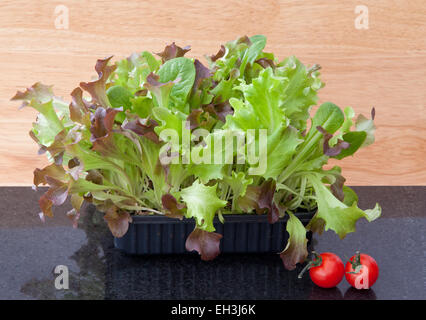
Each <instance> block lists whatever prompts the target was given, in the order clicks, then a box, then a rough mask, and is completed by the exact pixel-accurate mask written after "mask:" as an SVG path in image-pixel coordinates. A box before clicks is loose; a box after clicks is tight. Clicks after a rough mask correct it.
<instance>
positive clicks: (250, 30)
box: [0, 0, 426, 185]
mask: <svg viewBox="0 0 426 320" xmlns="http://www.w3.org/2000/svg"><path fill="white" fill-rule="evenodd" d="M60 4H62V5H66V6H67V7H68V9H69V23H70V26H69V29H68V30H57V29H55V26H54V19H55V15H54V10H55V7H56V6H57V5H60ZM360 4H363V5H366V6H367V7H368V9H369V29H368V30H357V29H356V28H355V27H354V20H355V17H356V14H355V12H354V10H355V7H356V6H357V5H360ZM425 22H426V6H425V4H424V1H423V0H413V1H409V2H408V1H402V0H401V1H397V0H394V1H391V0H388V1H385V0H368V1H367V0H365V1H362V2H360V1H330V0H314V1H284V0H282V1H277V0H264V1H258V0H256V1H251V0H245V1H243V0H216V1H206V0H198V1H189V0H187V1H164V0H156V1H134V0H128V1H117V0H116V1H106V0H103V1H81V0H62V1H47V0H42V1H40V0H27V1H20V0H19V1H15V0H14V1H10V0H2V1H1V2H0V70H1V72H2V76H1V77H0V185H30V184H31V183H32V171H33V169H34V168H35V167H37V166H38V167H40V166H42V165H43V164H44V163H45V160H44V159H43V157H38V156H37V155H36V149H37V148H36V146H35V145H34V144H33V142H32V140H31V139H30V138H29V137H28V130H29V129H30V127H31V122H32V121H34V117H35V112H34V111H33V110H30V109H23V110H20V111H18V110H17V107H18V105H17V104H16V103H12V102H10V101H9V99H10V97H11V96H12V95H13V94H14V93H15V91H16V90H17V89H23V88H24V87H26V86H29V85H31V84H32V83H34V82H36V81H42V82H44V83H46V84H54V85H55V92H56V93H57V94H59V95H61V96H64V97H67V96H68V95H69V93H70V92H71V91H72V89H73V88H74V87H75V86H77V84H78V83H79V82H80V81H82V80H89V79H90V78H91V77H92V76H93V75H94V71H93V66H94V62H95V61H96V59H97V58H100V57H104V56H107V55H110V54H114V55H115V56H116V57H117V58H122V57H125V56H127V55H129V54H130V53H131V52H134V51H141V50H145V49H148V50H152V51H155V52H157V51H160V50H161V49H162V48H163V46H164V45H165V44H167V43H170V42H171V41H176V42H177V43H178V44H180V45H187V44H190V45H191V46H192V48H193V49H192V51H191V56H194V57H197V58H202V57H203V55H204V54H210V53H215V52H216V51H217V49H218V47H219V45H220V44H221V43H223V42H225V41H227V40H231V39H234V38H236V37H238V36H239V35H244V34H248V35H252V34H258V33H261V34H265V35H266V36H267V37H268V45H267V50H269V51H272V52H274V53H276V54H277V55H278V56H279V57H280V58H283V57H285V56H288V55H292V54H294V55H296V56H298V57H299V58H300V59H301V60H302V61H303V62H304V63H306V64H313V63H319V64H320V65H321V66H322V67H323V70H322V79H323V80H324V81H325V82H326V87H325V88H324V89H323V90H322V91H321V93H320V102H324V101H333V102H335V103H336V104H338V105H340V106H342V107H344V106H347V105H350V106H352V107H354V108H355V110H356V111H357V112H362V113H364V114H368V113H369V110H370V109H371V107H372V106H374V107H375V108H376V113H377V118H376V119H377V126H378V130H377V137H376V143H375V144H374V145H372V146H370V147H368V148H367V149H364V150H361V151H360V152H359V153H357V154H356V155H355V157H353V158H350V159H345V160H343V161H340V163H339V165H341V166H342V167H343V172H344V174H345V176H346V177H347V180H348V183H349V184H352V185H425V184H426V163H425V156H426V152H425V150H426V114H425V111H426V110H425V101H426V95H425V88H426V76H425V72H426V27H425ZM336 163H337V162H333V163H331V164H330V165H333V164H336Z"/></svg>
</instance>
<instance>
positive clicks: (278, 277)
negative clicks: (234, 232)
mask: <svg viewBox="0 0 426 320" xmlns="http://www.w3.org/2000/svg"><path fill="white" fill-rule="evenodd" d="M354 189H355V191H356V192H357V193H358V195H359V198H360V203H359V206H360V207H361V208H368V207H372V206H373V205H374V204H375V202H376V201H377V202H379V203H380V204H381V205H382V207H383V214H382V218H380V219H378V220H376V221H374V222H372V223H367V222H365V221H360V222H358V224H357V232H356V233H353V234H349V235H348V236H347V237H346V238H345V239H344V240H340V239H339V238H338V237H337V236H336V235H335V234H334V233H333V232H330V231H329V232H325V233H324V234H323V235H321V236H318V235H314V239H313V241H312V245H311V249H313V248H314V249H315V250H316V251H317V252H324V251H333V252H335V253H336V254H338V255H339V256H340V257H341V258H342V259H343V260H344V259H345V258H346V257H349V256H351V255H352V253H353V252H355V251H356V250H361V251H362V252H365V253H368V254H370V255H372V256H373V257H374V258H375V259H376V260H377V262H378V264H379V266H380V276H379V279H378V281H377V283H376V284H375V285H374V287H373V288H372V289H370V290H363V291H358V290H355V289H351V288H350V287H349V285H348V284H347V283H346V281H344V280H343V281H342V282H341V283H340V285H339V286H338V287H337V288H334V289H320V288H318V287H316V286H315V285H313V284H312V282H311V280H310V279H309V276H305V277H304V278H303V279H298V278H297V274H298V272H299V271H300V269H301V268H300V267H299V268H297V269H296V270H294V271H290V272H289V271H286V270H285V269H284V268H283V266H282V263H281V260H280V259H279V257H278V255H276V254H269V255H268V254H266V255H265V254H262V255H256V254H251V255H241V254H240V255H237V254H234V255H225V254H223V255H221V256H219V257H218V258H217V259H216V260H214V261H211V262H204V261H201V260H200V259H199V257H198V256H197V255H180V256H176V255H174V256H173V255H171V256H145V257H134V256H128V255H125V254H123V253H122V252H120V251H118V250H117V249H114V247H113V238H112V236H111V234H110V233H109V231H108V230H107V228H106V226H105V224H104V222H103V219H102V216H100V215H99V213H97V212H96V211H95V210H93V207H91V206H86V207H85V213H84V215H83V217H82V220H83V222H84V223H81V226H80V227H79V228H78V229H73V228H72V227H71V225H70V222H69V220H68V219H67V218H66V217H65V212H67V210H69V208H68V207H66V206H64V207H61V208H57V209H56V210H55V214H56V217H55V218H53V219H47V221H46V223H44V224H43V223H42V222H41V221H40V219H39V218H38V212H39V208H38V203H37V200H38V197H39V195H40V194H41V193H42V192H43V190H39V191H37V192H34V191H33V190H31V188H26V187H2V188H0V203H1V219H0V243H1V245H0V267H1V271H2V272H0V299H426V243H425V229H426V187H354ZM57 265H65V266H67V267H68V268H69V272H70V277H69V278H70V279H69V286H70V288H69V290H57V289H55V286H54V279H55V277H56V275H55V274H54V271H53V270H54V268H55V267H56V266H57Z"/></svg>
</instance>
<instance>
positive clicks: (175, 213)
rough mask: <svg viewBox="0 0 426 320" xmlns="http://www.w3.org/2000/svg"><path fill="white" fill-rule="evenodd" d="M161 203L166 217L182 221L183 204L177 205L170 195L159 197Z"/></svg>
mask: <svg viewBox="0 0 426 320" xmlns="http://www.w3.org/2000/svg"><path fill="white" fill-rule="evenodd" d="M161 203H162V204H163V208H164V210H166V213H167V216H168V217H171V218H179V219H181V220H182V219H183V215H184V209H185V208H186V206H185V204H184V203H179V202H178V201H177V200H176V198H175V197H174V196H172V195H171V194H170V193H167V194H164V195H163V196H162V197H161Z"/></svg>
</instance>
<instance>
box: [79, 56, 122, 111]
mask: <svg viewBox="0 0 426 320" xmlns="http://www.w3.org/2000/svg"><path fill="white" fill-rule="evenodd" d="M111 58H112V56H111V57H108V58H105V59H99V60H98V61H97V62H96V65H95V70H96V72H97V73H98V76H99V78H98V80H95V81H91V82H80V87H81V88H83V90H86V91H87V92H88V93H90V95H91V96H92V101H91V102H92V103H96V104H98V105H100V106H102V107H104V108H108V107H110V106H111V105H110V103H109V100H108V97H107V94H106V82H107V80H108V78H109V76H110V75H111V74H112V73H113V72H114V70H115V68H116V67H117V66H116V65H111V66H109V65H108V62H109V61H110V60H111Z"/></svg>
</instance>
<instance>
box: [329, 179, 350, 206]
mask: <svg viewBox="0 0 426 320" xmlns="http://www.w3.org/2000/svg"><path fill="white" fill-rule="evenodd" d="M334 178H335V180H334V182H333V183H332V184H331V185H330V190H331V192H332V193H333V195H334V196H335V197H336V198H337V199H339V200H340V201H343V199H344V198H345V194H344V192H343V186H344V184H345V181H346V179H345V178H344V177H343V176H342V175H341V174H340V173H337V174H335V175H334Z"/></svg>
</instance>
